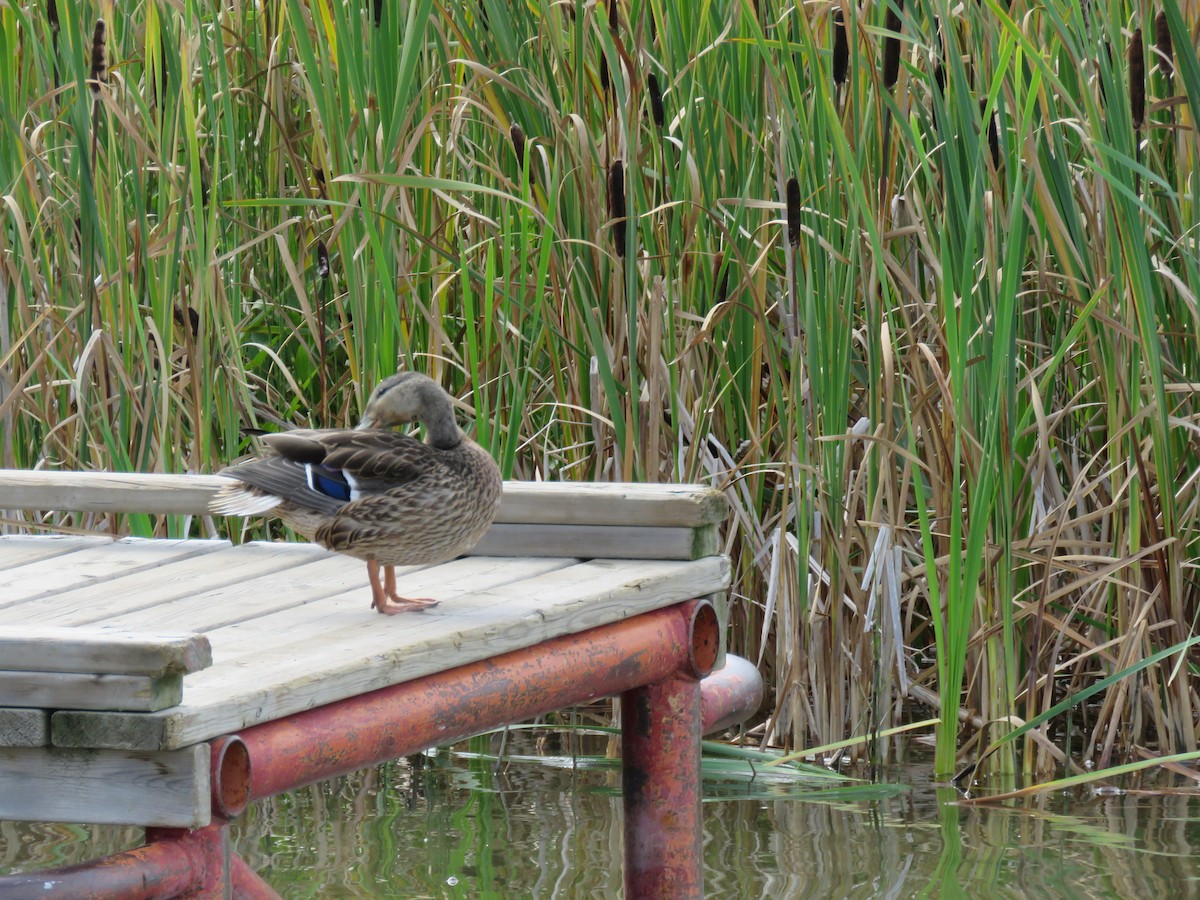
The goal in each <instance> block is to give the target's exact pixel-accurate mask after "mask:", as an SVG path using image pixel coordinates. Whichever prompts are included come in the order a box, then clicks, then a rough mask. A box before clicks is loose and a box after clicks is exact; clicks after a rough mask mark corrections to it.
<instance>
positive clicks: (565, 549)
mask: <svg viewBox="0 0 1200 900" xmlns="http://www.w3.org/2000/svg"><path fill="white" fill-rule="evenodd" d="M710 532H715V528H714V526H712V525H708V526H705V527H703V528H675V527H664V528H651V527H648V526H629V527H623V526H618V525H542V524H537V525H510V524H504V523H497V524H495V525H493V526H492V527H491V530H489V531H488V533H487V534H486V535H484V538H483V540H482V541H480V542H479V543H478V544H477V545H476V546H475V548H474V549H473V550H471V555H472V556H550V557H555V556H572V557H580V556H587V557H594V558H600V559H697V558H699V556H711V555H712V552H711V551H710V550H709V548H710V547H711V545H712V544H713V541H712V540H710V539H708V537H707V535H708V533H710Z"/></svg>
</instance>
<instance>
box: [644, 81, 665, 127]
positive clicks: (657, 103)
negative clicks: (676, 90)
mask: <svg viewBox="0 0 1200 900" xmlns="http://www.w3.org/2000/svg"><path fill="white" fill-rule="evenodd" d="M646 88H647V90H648V91H649V93H650V116H651V117H652V118H653V119H654V126H655V127H656V128H657V129H658V130H659V131H662V129H663V125H664V124H665V123H666V121H667V115H666V112H665V111H664V110H663V97H662V90H661V89H660V88H659V86H658V76H657V75H655V74H654V73H653V72H651V73H650V74H649V75H647V76H646Z"/></svg>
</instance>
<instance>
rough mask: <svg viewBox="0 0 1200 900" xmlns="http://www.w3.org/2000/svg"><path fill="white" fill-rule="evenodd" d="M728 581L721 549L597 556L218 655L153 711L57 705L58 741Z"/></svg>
mask: <svg viewBox="0 0 1200 900" xmlns="http://www.w3.org/2000/svg"><path fill="white" fill-rule="evenodd" d="M728 583H729V562H728V560H727V559H726V558H724V557H720V556H714V557H706V558H704V559H701V560H696V561H692V562H685V561H649V560H648V561H637V562H626V561H613V560H593V561H591V562H587V563H581V564H579V565H575V566H569V567H567V568H561V569H555V570H553V571H550V572H547V573H545V574H543V575H540V576H537V577H534V578H529V579H525V580H521V581H517V582H511V583H508V584H504V585H500V586H497V587H495V588H491V589H486V588H485V589H477V590H472V591H470V592H469V593H466V594H464V595H463V596H462V597H460V598H458V599H457V600H456V601H455V602H454V603H450V602H446V603H443V604H442V605H440V606H438V607H435V608H433V609H430V610H426V611H424V612H419V613H411V614H406V615H402V616H400V617H397V618H390V619H384V618H382V617H379V616H376V615H374V614H371V615H369V616H366V617H364V618H359V619H357V620H356V621H355V622H354V623H353V624H351V625H348V626H345V627H342V628H340V629H336V630H330V631H329V632H327V633H325V634H324V635H322V636H320V637H319V638H316V639H312V640H305V641H302V642H300V643H297V644H295V645H285V646H281V647H279V648H278V649H274V650H268V651H266V652H263V653H260V654H257V655H254V656H253V657H245V658H244V659H243V660H241V661H240V662H238V663H234V664H229V665H224V664H222V663H221V662H220V657H219V646H220V645H219V644H218V645H217V648H218V651H217V652H218V657H217V659H218V661H217V664H216V665H214V666H213V667H212V668H211V669H208V670H206V671H204V672H198V673H196V674H195V675H193V676H191V677H189V679H188V691H187V694H186V696H185V698H184V703H183V704H181V705H180V706H177V707H174V708H173V709H170V710H164V711H162V712H157V713H143V714H131V713H95V712H86V711H80V712H73V711H62V712H57V713H55V714H54V715H53V717H52V719H51V738H52V740H53V741H54V743H55V744H56V745H60V746H80V747H86V746H91V747H119V748H127V749H169V748H173V747H182V746H187V745H188V744H191V743H194V742H196V741H198V740H204V739H206V738H208V737H213V736H216V735H220V734H225V733H228V732H231V731H236V730H237V729H239V728H243V727H245V726H247V725H252V724H255V723H257V722H261V721H266V720H270V719H275V718H279V717H280V716H284V715H288V714H290V713H293V712H298V711H300V710H303V709H308V708H310V707H313V706H318V705H321V704H325V703H330V702H333V701H335V700H340V699H343V698H345V697H349V696H353V695H355V694H360V693H364V692H366V691H371V690H375V689H377V688H380V687H385V686H387V685H390V684H397V683H400V682H403V681H408V680H411V679H413V678H418V677H421V676H422V675H428V674H430V673H432V672H438V671H443V670H445V669H448V668H451V667H454V666H458V665H465V664H466V663H469V662H475V661H477V660H480V659H486V658H488V657H490V656H495V655H497V654H500V653H505V652H507V651H509V650H515V649H519V648H522V647H528V646H532V645H534V644H537V643H539V642H541V641H544V640H547V639H549V638H552V637H557V636H560V635H563V634H571V633H575V632H579V631H584V630H586V629H588V628H591V627H593V626H595V625H600V624H605V623H609V622H615V621H619V620H621V619H624V618H627V617H629V616H632V615H636V614H639V613H643V612H648V611H650V610H653V609H659V608H661V607H663V606H669V605H671V604H674V603H678V602H681V601H683V600H686V599H689V598H691V597H698V596H705V595H708V594H710V593H712V592H714V591H716V590H721V589H723V588H724V587H726V586H727V585H728Z"/></svg>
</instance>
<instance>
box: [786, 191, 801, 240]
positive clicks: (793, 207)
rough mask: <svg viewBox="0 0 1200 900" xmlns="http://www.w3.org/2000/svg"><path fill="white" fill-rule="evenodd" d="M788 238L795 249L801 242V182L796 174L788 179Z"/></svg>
mask: <svg viewBox="0 0 1200 900" xmlns="http://www.w3.org/2000/svg"><path fill="white" fill-rule="evenodd" d="M787 239H788V245H789V246H790V247H791V248H792V249H793V250H794V249H795V248H796V247H797V246H798V245H799V244H800V182H799V181H798V180H797V179H796V177H795V176H794V175H793V176H792V177H791V178H789V179H788V180H787Z"/></svg>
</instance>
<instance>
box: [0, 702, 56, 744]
mask: <svg viewBox="0 0 1200 900" xmlns="http://www.w3.org/2000/svg"><path fill="white" fill-rule="evenodd" d="M49 743H50V713H48V712H47V711H46V710H44V709H0V747H45V746H47V745H48V744H49Z"/></svg>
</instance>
